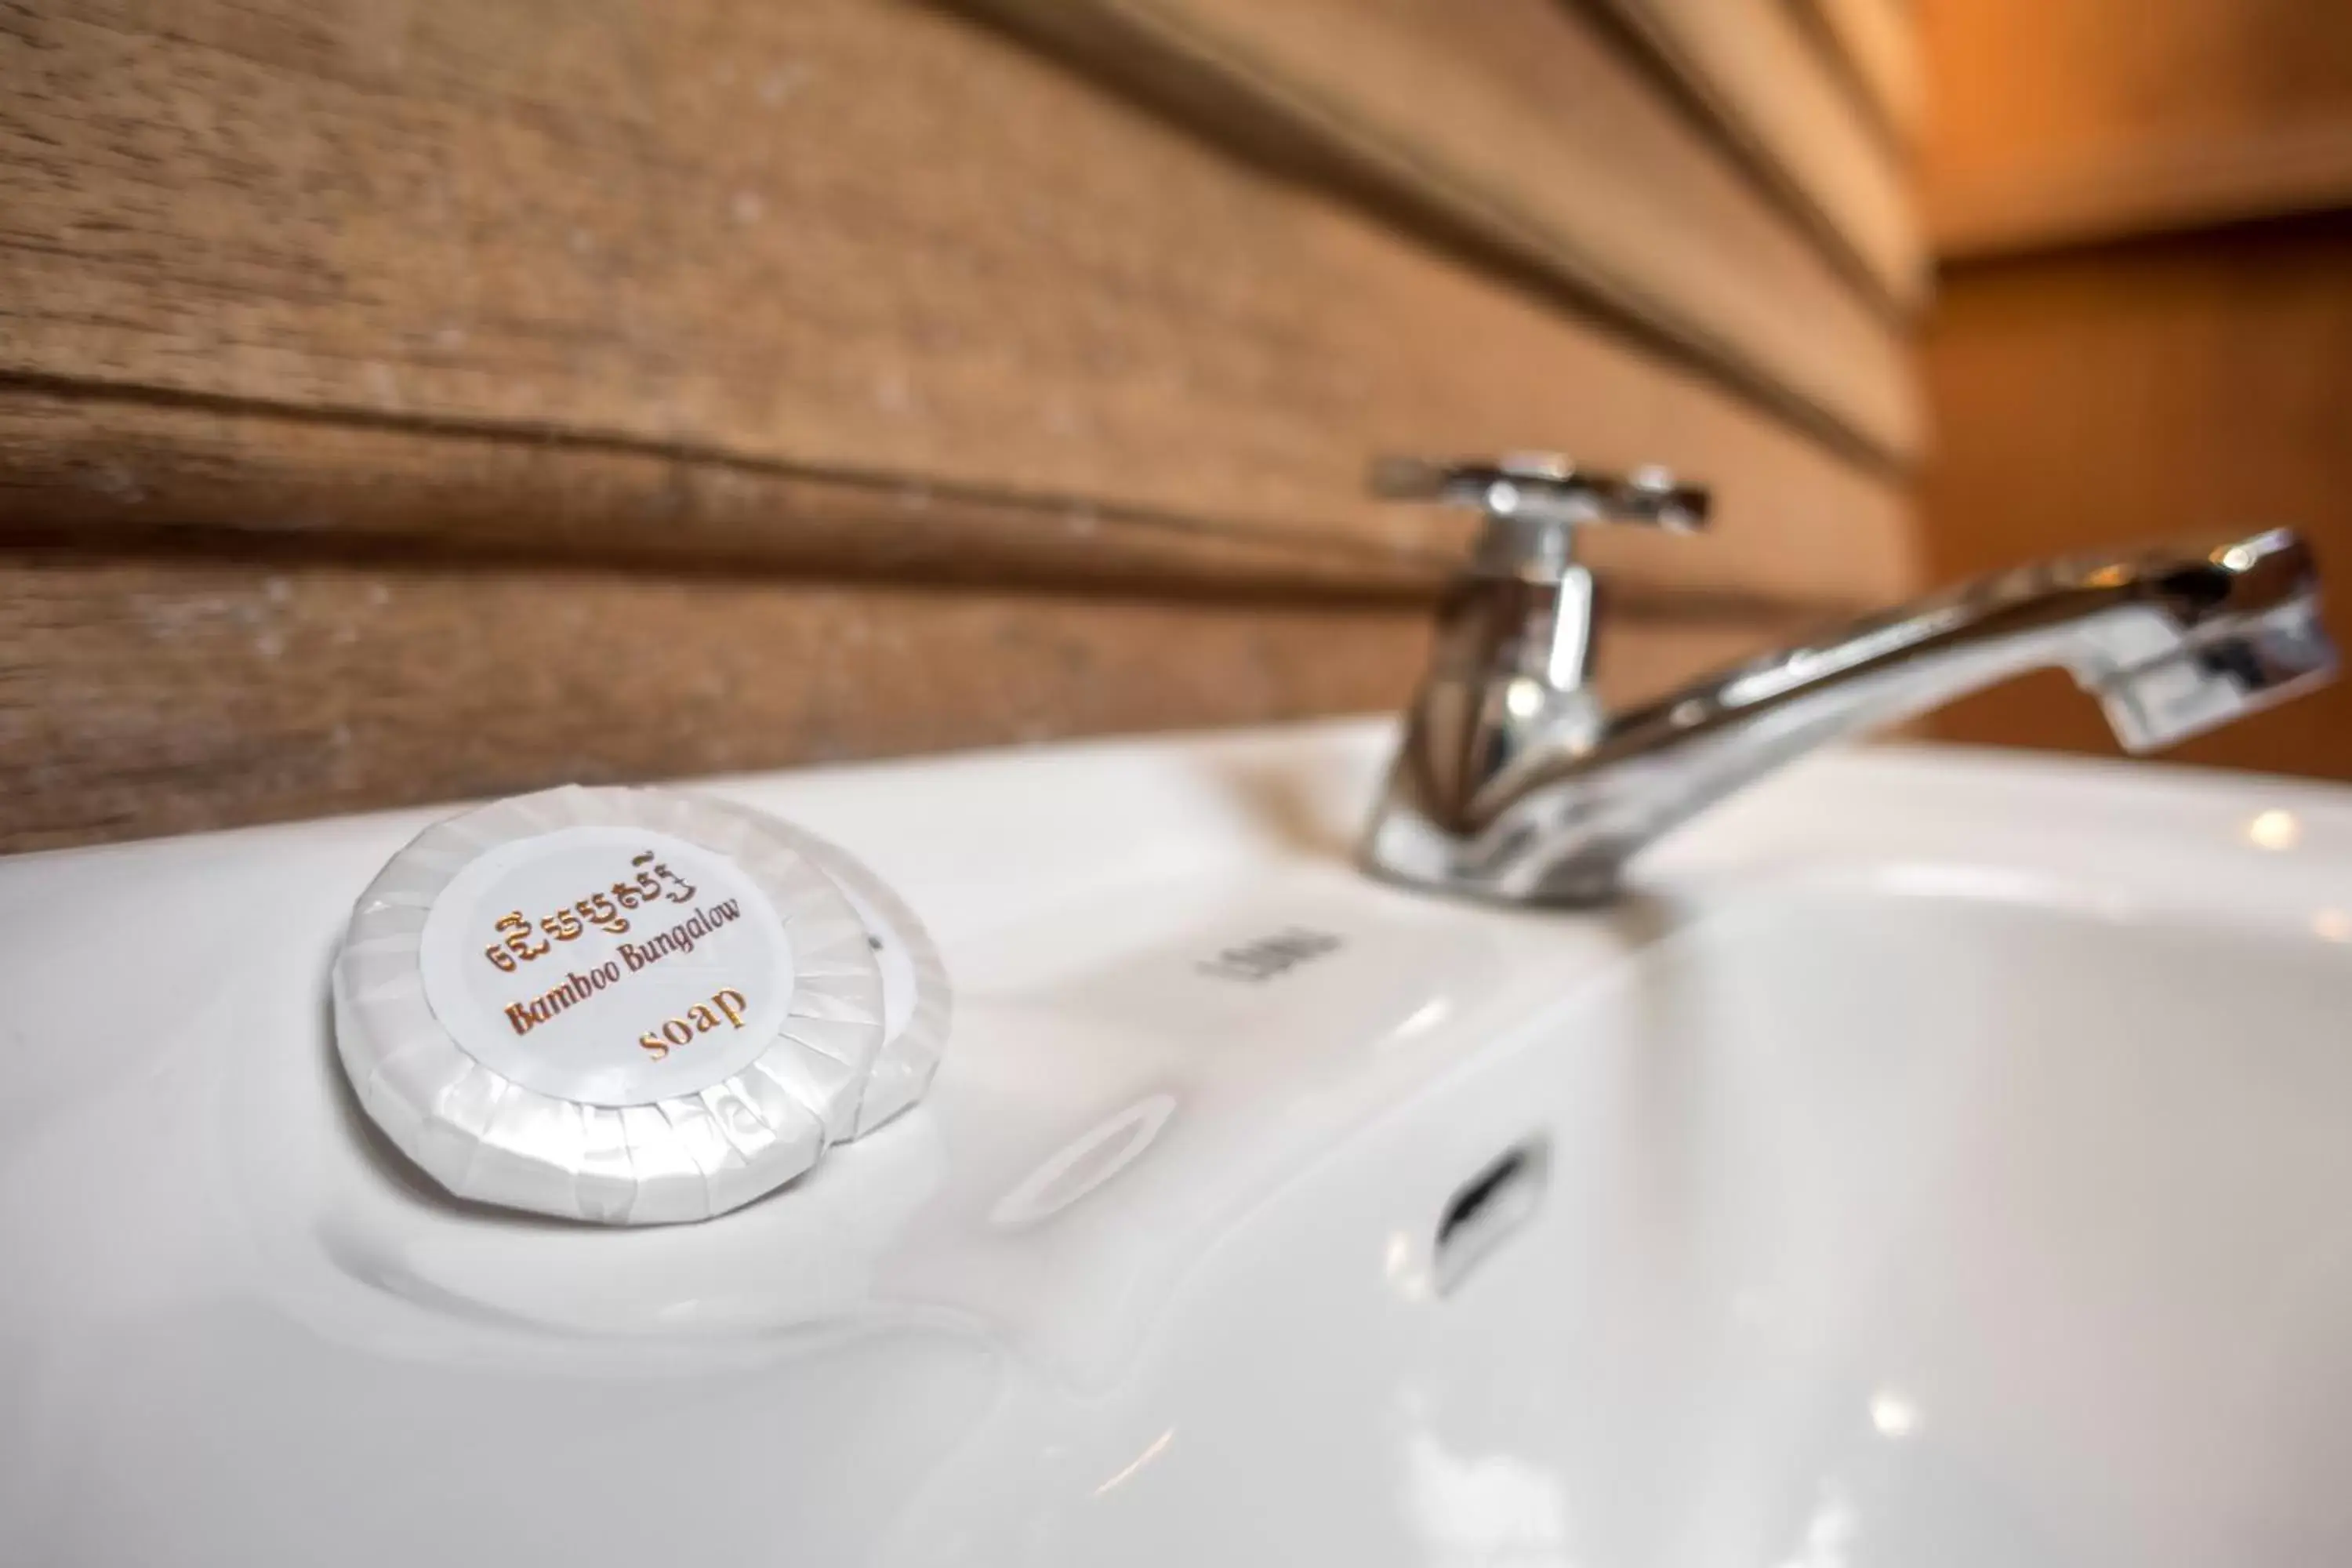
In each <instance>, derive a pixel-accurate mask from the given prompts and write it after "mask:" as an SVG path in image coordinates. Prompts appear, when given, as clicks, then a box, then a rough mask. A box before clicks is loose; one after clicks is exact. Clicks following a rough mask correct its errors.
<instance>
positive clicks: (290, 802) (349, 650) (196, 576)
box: [0, 552, 1790, 850]
mask: <svg viewBox="0 0 2352 1568" xmlns="http://www.w3.org/2000/svg"><path fill="white" fill-rule="evenodd" d="M1426 621H1427V617H1426V616H1425V614H1424V613H1423V611H1421V610H1420V609H1418V608H1412V607H1407V608H1398V607H1394V606H1381V605H1323V606H1312V605H1248V604H1233V603H1218V602H1205V601H1194V602H1155V601H1149V600H1139V599H1118V598H1106V597H1102V596H1099V595H1095V596H1085V597H1081V596H1076V595H1055V594H1041V593H1018V592H1004V591H992V590H974V589H969V588H967V589H961V590H955V591H941V590H932V589H923V588H911V587H898V586H887V585H881V584H860V585H823V584H778V583H772V582H760V581H754V580H746V579H744V578H742V577H740V576H739V575H734V574H704V575H694V576H677V577H662V576H657V575H654V574H646V573H642V572H623V571H583V570H557V571H551V570H549V569H546V568H544V567H540V566H509V565H497V564H487V563H485V564H476V565H472V566H467V567H453V566H446V565H431V564H389V565H347V564H341V563H316V562H301V561H297V562H279V563H255V562H243V561H234V560H226V559H217V558H215V559H176V558H172V557H152V558H134V557H110V556H104V555H92V554H89V553H82V552H65V553H47V552H30V553H26V552H18V553H16V554H14V555H10V556H6V557H0V850H20V849H28V848H39V847H54V846H59V845H66V844H74V843H83V842H89V841H92V840H97V839H107V838H122V837H143V836H148V835H154V834H163V833H173V832H185V831H190V830H194V829H198V828H207V827H217V826H231V825H235V824H238V823H249V822H261V821H269V820H275V819H280V818H289V817H299V816H316V815H322V814H329V813H334V812H341V811H352V810H359V809H365V808H370V807H376V806H391V805H415V804H421V803H426V802H432V801H438V800H450V799H456V798H459V797H465V796H472V795H491V794H499V793H504V792H510V791H516V790H524V789H530V788H536V787H540V786H542V785H546V784H554V783H558V782H562V781H564V780H568V779H576V780H582V781H590V782H600V781H615V780H632V781H634V780H647V779H660V778H669V777H678V776H685V775H693V774H700V773H712V772H719V771H730V770H745V769H755V768H769V767H777V766H782V765H786V764H792V763H821V762H828V761H835V760H841V759H845V758H851V757H865V756H877V755H887V754H891V753H896V752H926V751H938V750H943V749H949V748H954V747H964V746H975V745H982V744H991V743H1000V742H1021V741H1034V740H1042V739H1045V738H1048V737H1052V736H1058V735H1070V734H1080V733H1087V732H1096V731H1140V730H1155V729H1168V728H1176V727H1182V726H1191V725H1203V724H1228V723H1246V722H1254V721H1274V720H1283V719H1292V718H1298V717H1302V716H1306V715H1309V714H1316V713H1326V712H1335V711H1338V712H1345V711H1351V710H1363V711H1381V710H1393V709H1396V708H1398V707H1400V706H1401V705H1402V702H1403V701H1404V700H1405V698H1406V696H1407V695H1408V694H1409V692H1410V691H1411V689H1412V685H1413V683H1414V682H1415V680H1416V679H1418V678H1419V675H1420V672H1421V668H1422V662H1423V657H1424V651H1425V647H1426V640H1427V634H1426ZM1789 629H1790V628H1789V627H1788V626H1785V625H1782V624H1776V623H1771V622H1759V623H1754V624H1748V623H1738V622H1733V623H1722V624H1707V623H1681V622H1672V621H1668V622H1659V621H1654V620H1645V619H1643V618H1640V617H1633V618H1629V619H1620V620H1619V621H1617V622H1616V623H1614V624H1613V625H1612V627H1611V629H1610V630H1609V632H1608V634H1607V637H1606V639H1605V641H1604V644H1603V648H1602V654H1603V669H1604V672H1605V675H1604V679H1605V682H1606V683H1607V685H1608V686H1609V688H1610V689H1612V690H1614V691H1616V692H1618V693H1620V694H1621V695H1624V696H1638V695H1643V694H1648V693H1651V692H1654V691H1656V690H1658V689H1663V688H1664V686H1665V685H1666V684H1667V683H1669V682H1671V681H1673V680H1675V679H1682V678H1684V677H1686V676H1688V675H1690V674H1692V673H1695V672H1696V670H1697V669H1698V668H1704V667H1706V666H1710V665H1712V664H1715V663H1717V662H1720V661H1722V660H1724V659H1726V658H1731V657H1733V656H1735V655H1738V654H1742V653H1746V652H1748V651H1751V650H1752V649H1753V648H1754V647H1758V646H1760V645H1761V644H1763V643H1764V642H1766V641H1769V640H1771V639H1772V638H1774V637H1780V636H1785V635H1787V633H1788V630H1789Z"/></svg>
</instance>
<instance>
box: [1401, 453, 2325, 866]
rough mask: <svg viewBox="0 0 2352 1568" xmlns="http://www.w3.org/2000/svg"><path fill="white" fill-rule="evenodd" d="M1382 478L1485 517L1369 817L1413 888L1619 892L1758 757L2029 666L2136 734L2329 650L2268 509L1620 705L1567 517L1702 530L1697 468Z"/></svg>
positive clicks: (2230, 697)
mask: <svg viewBox="0 0 2352 1568" xmlns="http://www.w3.org/2000/svg"><path fill="white" fill-rule="evenodd" d="M1373 486H1374V489H1375V490H1376V491H1377V492H1378V493H1381V494H1383V495H1388V496H1393V497H1399V498H1402V499H1419V500H1442V501H1447V502H1452V503H1455V504H1465V505H1473V506H1475V507H1477V508H1478V509H1479V510H1481V511H1483V512H1484V513H1485V517H1486V521H1485V523H1484V526H1483V528H1482V531H1481V533H1480V537H1479V540H1478V542H1477V544H1476V545H1475V548H1474V549H1473V551H1472V553H1471V558H1470V560H1469V561H1468V562H1467V563H1465V566H1464V568H1463V570H1462V571H1461V572H1460V573H1459V574H1456V576H1455V577H1454V581H1453V583H1452V584H1450V585H1449V587H1448V589H1447V592H1446V595H1445V597H1444V603H1443V605H1442V606H1441V608H1440V610H1439V618H1438V632H1437V639H1436V645H1435V648H1434V650H1433V655H1432V659H1431V667H1430V671H1429V674H1428V676H1427V678H1426V679H1425V680H1424V681H1423V685H1422V688H1421V690H1420V692H1419V694H1418V695H1417V696H1416V697H1415V698H1414V700H1413V703H1412V708H1411V710H1409V711H1408V712H1407V714H1406V717H1405V733H1404V739H1403V743H1402V747H1401V748H1400V750H1399V752H1398V755H1397V758H1396V762H1395V763H1394V764H1393V766H1392V767H1391V770H1390V773H1389V779H1388V784H1387V786H1386V788H1385V790H1384V791H1383V793H1382V795H1381V802H1380V805H1378V806H1377V807H1376V808H1375V811H1374V813H1373V816H1372V821H1371V824H1370V828H1369V829H1368V831H1367V832H1366V834H1365V837H1364V843H1363V850H1362V854H1363V859H1364V862H1365V864H1366V866H1367V867H1368V868H1370V869H1371V870H1373V871H1374V872H1376V873H1378V874H1379V875H1381V876H1383V877H1386V878H1389V879H1393V880H1397V881H1401V882H1405V883H1410V884H1412V885H1415V886H1422V887H1428V888H1433V889H1441V890H1444V891H1450V892H1460V893H1467V894H1475V895H1478V896H1483V897H1486V898H1493V899H1500V900H1509V901H1514V902H1523V903H1560V904H1591V903H1598V902H1602V901H1605V900H1608V899H1610V898H1612V896H1614V895H1615V893H1616V892H1617V890H1618V889H1619V886H1620V880H1621V876H1622V870H1623V868H1624V865H1625V862H1626V861H1627V859H1629V858H1631V857H1632V856H1633V854H1634V853H1635V852H1636V851H1637V850H1639V849H1641V848H1642V847H1643V846H1644V845H1646V844H1648V843H1650V842H1651V841H1652V840H1653V839H1654V838H1656V837H1658V836H1659V835H1661V834H1663V833H1664V832H1665V831H1667V830H1668V829H1670V828H1672V827H1674V826H1676V825H1677V824H1679V823H1681V822H1682V821H1684V820H1685V819H1686V818H1687V817H1689V816H1691V815H1692V814H1693V813H1695V812H1696V811H1699V810H1701V809H1702V808H1704V807H1705V806H1706V805H1710V804H1712V803H1713V802H1715V801H1717V800H1718V799H1720V798H1722V797H1723V796H1724V795H1727V794H1729V793H1731V792H1732V791H1733V790H1735V789H1737V788H1738V787H1739V786H1740V785H1741V784H1746V783H1747V782H1748V781H1749V780H1751V779H1753V778H1756V777H1757V776H1759V774H1761V773H1765V772H1767V771H1769V769H1771V768H1773V767H1775V766H1778V765H1779V764H1780V763H1783V762H1786V761H1788V760H1790V758H1793V757H1795V756H1797V755H1800V754H1801V753H1802V752H1807V751H1810V750H1811V749H1812V748H1813V747H1815V746H1818V745H1821V744H1822V743H1823V742H1828V741H1831V740H1834V739H1837V738H1839V737H1842V736H1845V735H1850V734H1853V733H1854V732H1856V731H1862V730H1867V729H1873V728H1876V727H1879V726H1882V725H1885V724H1890V723H1895V722H1899V721H1902V720H1905V719H1907V718H1912V717H1915V716H1916V715H1918V714H1920V713H1924V712H1927V711H1928V710H1932V709H1935V708H1938V707H1941V706H1942V705H1943V704H1944V703H1946V702H1948V701H1951V700H1953V699H1955V698H1957V697H1960V696H1963V695H1965V694H1966V693H1968V692H1970V691H1974V690H1977V689H1980V688H1982V687H1985V686H1990V685H1992V684H1994V683H1996V682H1999V681H2001V680H2006V679H2010V678H2011V677H2012V676H2016V675H2020V674H2022V673H2024V672H2025V671H2027V670H2030V669H2036V668H2048V667H2053V666H2054V667H2058V668H2064V669H2067V670H2070V671H2071V672H2073V674H2074V678H2075V679H2076V681H2077V682H2078V683H2079V684H2080V685H2081V686H2082V687H2083V688H2084V689H2085V690H2087V691H2089V692H2090V693H2092V695H2094V696H2095V697H2096V698H2097V699H2098V700H2099V702H2100V704H2101V706H2102V708H2103V709H2104V710H2105V713H2106V716H2107V721H2108V723H2109V725H2110V726H2111V727H2112V728H2113V729H2114V731H2115V732H2116V738H2117V739H2118V740H2119V741H2121V742H2123V744H2124V745H2125V746H2126V748H2128V749H2129V750H2132V751H2134V752H2142V751H2150V750H2154V749H2157V748H2158V747H2162V746H2168V745H2170V744H2172V743H2174V742H2178V741H2181V740H2185V739H2187V738H2188V737H2189V736H2190V735H2193V734H2197V733H2199V732H2200V731H2205V730H2209V729H2211V728H2214V727H2215V726H2218V725H2221V724H2224V723H2228V722H2229V721H2231V720H2234V719H2237V718H2240V717H2242V716H2244V715H2245V714H2248V713H2251V712H2253V711H2256V710H2260V709H2263V708H2266V707H2269V706H2271V705H2272V704H2273V703H2276V702H2280V701H2284V700H2286V699H2288V698H2291V697H2295V696H2300V695H2302V694H2303V693H2305V692H2306V691H2309V690H2312V689H2315V688H2317V687H2320V686H2323V685H2325V684H2326V683H2327V681H2328V680H2330V679H2333V677H2334V675H2335V670H2336V648H2335V646H2334V644H2333V643H2332V642H2331V641H2330V640H2329V638H2328V636H2327V633H2326V629H2325V628H2324V627H2323V626H2321V624H2320V619H2319V573H2318V567H2317V564H2316V563H2315V561H2314V559H2313V557H2312V552H2311V549H2310V547H2309V546H2308V545H2307V544H2306V543H2305V542H2304V541H2303V539H2302V538H2301V536H2300V535H2298V534H2297V533H2295V532H2294V531H2293V530H2291V529H2284V528H2277V529H2270V530H2267V531H2262V532H2257V533H2250V534H2247V535H2244V536H2242V537H2238V538H2230V539H2221V540H2214V541H2210V542H2199V543H2193V544H2187V545H2179V546H2171V547H2161V546H2159V547H2149V548H2145V549H2141V550H2136V551H2130V552H2123V553H2120V554H2115V555H2105V556H2096V557H2084V558H2076V559H2069V560H2062V561H2056V562H2052V563H2045V564H2042V565H2039V566H2028V567H2021V568H2018V569H2015V570H2012V571H2009V572H2004V573H2000V574H1996V575H1993V576H1990V577H1987V578H1983V579H1980V580H1979V581H1978V582H1975V583H1971V584H1966V585H1965V586H1962V587H1958V588H1953V589H1947V590H1944V591H1942V592H1939V593H1936V594H1932V595H1928V596H1927V597H1926V598H1924V599H1920V600H1918V601H1916V602H1915V603H1913V604H1910V605H1905V606H1903V607H1901V608H1899V609H1895V610H1892V611H1889V612H1887V613H1885V614H1884V615H1878V616H1867V617H1864V619H1862V620H1859V621H1856V622H1854V623H1853V624H1852V625H1850V626H1845V627H1843V629H1840V630H1838V631H1835V632H1832V633H1831V634H1829V635H1828V636H1826V637H1821V638H1819V639H1816V640H1813V641H1811V642H1808V643H1805V644H1803V645H1802V646H1800V647H1790V648H1784V649H1781V650H1780V651H1778V652H1775V653H1770V654H1767V655H1765V656H1763V657H1762V658H1756V659H1752V660H1749V661H1748V662H1747V663H1744V664H1740V665H1738V666H1737V667H1735V668H1730V669H1727V670H1724V671H1721V672H1719V673H1717V674H1716V675H1713V676H1710V677H1707V678H1706V679H1701V680H1698V681H1696V682H1694V683H1692V684H1691V685H1690V686H1688V687H1686V688H1685V689H1682V690H1680V691H1678V692H1675V693H1674V694H1673V695H1671V696H1668V697H1665V698H1663V699H1660V700H1657V701H1654V702H1652V703H1649V704H1647V705H1645V706H1643V707H1641V708H1638V709H1634V710H1630V711H1627V712H1624V713H1621V714H1615V715H1612V714H1610V713H1608V712H1607V711H1606V710H1604V708H1603V707H1602V705H1601V701H1600V699H1599V697H1598V695H1597V694H1596V693H1595V692H1594V691H1593V690H1592V689H1591V661H1592V650H1593V632H1594V627H1595V625H1596V622H1597V618H1598V616H1599V615H1600V613H1601V603H1600V597H1599V594H1598V592H1597V585H1596V584H1595V582H1594V579H1593V576H1592V574H1591V570H1590V569H1589V568H1587V567H1585V566H1583V565H1581V564H1580V563H1578V562H1577V560H1576V554H1575V545H1574V536H1575V531H1576V530H1577V529H1579V528H1580V527H1582V526H1584V525H1587V524H1591V523H1596V522H1640V523H1647V524H1650V525H1653V526H1658V527H1665V528H1673V529H1677V530H1689V529H1695V528H1697V527H1700V526H1702V525H1703V523H1704V521H1705V518H1706V509H1707V496H1706V491H1705V490H1703V489H1697V488H1696V487H1693V486H1688V485H1685V484H1681V483H1679V482H1678V481H1676V480H1675V479H1673V478H1672V477H1671V476H1669V475H1667V474H1665V473H1664V471H1663V470H1659V469H1643V470H1640V471H1638V472H1637V473H1635V474H1633V475H1631V476H1628V477H1625V478H1618V477H1615V476H1612V475H1606V474H1597V473H1592V472H1590V471H1587V470H1583V469H1580V468H1577V467H1575V466H1574V465H1573V464H1570V463H1569V462H1567V461H1566V460H1565V459H1562V458H1551V457H1535V456H1518V457H1512V458H1504V459H1501V460H1498V461H1494V462H1456V463H1432V462H1420V461H1399V460H1389V461H1384V462H1382V463H1381V464H1379V465H1377V466H1376V467H1375V468H1374V470H1373Z"/></svg>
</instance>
